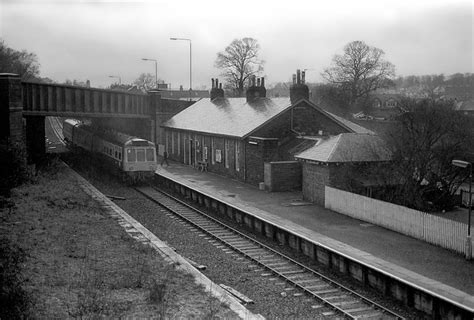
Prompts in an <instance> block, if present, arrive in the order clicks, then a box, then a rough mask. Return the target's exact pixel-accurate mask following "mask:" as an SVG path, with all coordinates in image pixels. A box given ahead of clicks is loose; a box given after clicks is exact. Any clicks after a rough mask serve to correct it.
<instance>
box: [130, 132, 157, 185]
mask: <svg viewBox="0 0 474 320" xmlns="http://www.w3.org/2000/svg"><path fill="white" fill-rule="evenodd" d="M124 153H125V157H124V158H123V171H124V172H126V173H127V174H128V175H129V177H130V178H132V180H134V181H141V180H144V179H148V178H151V177H153V175H154V173H155V171H156V168H157V163H156V147H155V144H154V143H153V142H151V141H148V140H144V139H140V138H132V139H130V140H129V141H127V142H126V143H125V145H124Z"/></svg>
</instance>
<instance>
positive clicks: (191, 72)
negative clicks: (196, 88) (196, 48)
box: [170, 38, 193, 99]
mask: <svg viewBox="0 0 474 320" xmlns="http://www.w3.org/2000/svg"><path fill="white" fill-rule="evenodd" d="M170 40H183V41H189V99H191V91H192V90H193V59H192V44H191V39H187V38H170Z"/></svg>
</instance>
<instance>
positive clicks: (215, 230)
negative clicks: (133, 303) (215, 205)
mask: <svg viewBox="0 0 474 320" xmlns="http://www.w3.org/2000/svg"><path fill="white" fill-rule="evenodd" d="M136 190H137V191H139V192H140V193H142V194H143V195H145V196H146V197H147V198H149V199H151V200H152V201H154V202H157V203H159V204H160V205H161V206H163V207H164V208H166V209H167V210H169V211H170V212H171V213H172V214H174V215H177V216H179V217H180V218H181V219H183V220H185V221H186V222H187V223H189V224H191V225H193V226H194V227H195V228H197V229H199V230H200V231H203V232H205V233H207V234H208V235H210V236H212V237H213V238H214V239H216V240H218V241H220V242H222V243H223V244H225V245H226V246H227V247H229V248H230V249H232V250H234V251H236V252H238V253H239V254H241V255H243V256H245V257H247V258H248V259H250V260H252V261H253V262H255V263H257V264H258V265H260V266H261V267H263V268H265V269H267V270H268V271H270V272H271V273H273V274H274V275H276V276H278V277H280V278H281V279H283V280H285V281H286V282H287V283H289V284H291V285H293V286H294V287H295V288H297V289H299V290H300V291H301V292H302V293H305V294H306V295H308V296H311V297H314V298H315V299H317V300H318V301H320V303H322V304H324V305H325V306H327V307H329V308H331V309H332V310H334V312H336V313H337V314H340V315H343V316H344V317H345V318H348V319H404V318H403V317H402V316H400V315H398V314H396V313H394V312H393V311H391V310H389V309H387V308H385V307H383V306H381V305H379V304H377V303H376V302H374V301H371V300H370V299H368V298H366V297H364V296H362V295H360V294H358V293H357V292H355V291H353V290H351V289H349V288H347V287H345V286H343V285H341V284H339V283H337V282H335V281H334V280H331V279H329V278H327V277H326V276H324V275H322V274H320V273H318V272H316V271H314V270H312V269H310V268H308V267H306V266H304V265H302V264H301V263H299V262H297V261H295V260H293V259H291V258H290V257H287V256H285V255H283V254H281V253H279V252H277V251H275V250H273V249H272V248H270V247H268V246H266V245H264V244H263V243H260V242H258V241H256V240H255V239H252V238H250V237H248V236H246V235H244V234H243V233H241V232H239V231H237V230H235V229H233V228H231V227H229V226H227V225H225V224H223V223H222V222H220V221H218V220H216V219H215V218H213V217H211V216H209V215H207V214H206V213H204V212H201V211H200V210H197V209H196V208H194V207H192V206H190V205H188V204H186V203H185V202H183V201H181V200H179V199H177V198H175V197H173V196H172V195H170V194H167V193H165V192H163V191H160V190H157V189H155V188H153V187H150V186H146V187H137V188H136Z"/></svg>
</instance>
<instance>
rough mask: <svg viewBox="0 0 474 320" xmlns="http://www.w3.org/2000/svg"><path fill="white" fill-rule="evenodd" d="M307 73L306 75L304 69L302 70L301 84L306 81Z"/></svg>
mask: <svg viewBox="0 0 474 320" xmlns="http://www.w3.org/2000/svg"><path fill="white" fill-rule="evenodd" d="M305 75H306V72H305V71H304V70H303V71H302V72H301V84H304V83H305Z"/></svg>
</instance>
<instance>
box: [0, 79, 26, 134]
mask: <svg viewBox="0 0 474 320" xmlns="http://www.w3.org/2000/svg"><path fill="white" fill-rule="evenodd" d="M21 94H22V93H21V81H20V78H19V77H17V76H12V75H9V74H7V75H0V139H3V138H10V139H11V141H13V142H20V141H22V140H23V117H22V116H23V103H22V96H21Z"/></svg>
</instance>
